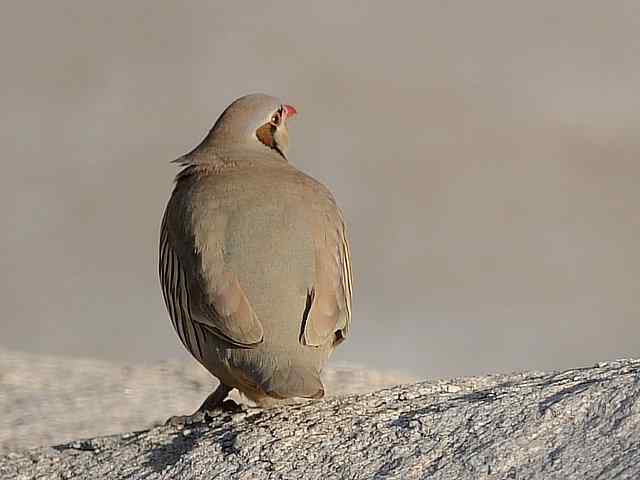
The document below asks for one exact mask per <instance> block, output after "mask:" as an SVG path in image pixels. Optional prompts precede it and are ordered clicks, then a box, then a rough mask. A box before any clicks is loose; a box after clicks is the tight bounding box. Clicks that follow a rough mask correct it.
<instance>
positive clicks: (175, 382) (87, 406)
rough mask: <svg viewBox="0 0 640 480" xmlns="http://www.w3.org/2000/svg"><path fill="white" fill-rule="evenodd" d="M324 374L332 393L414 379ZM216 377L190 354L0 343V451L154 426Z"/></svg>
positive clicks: (358, 372)
mask: <svg viewBox="0 0 640 480" xmlns="http://www.w3.org/2000/svg"><path fill="white" fill-rule="evenodd" d="M323 380H324V383H325V385H326V387H327V392H328V394H329V395H334V396H335V395H346V394H351V393H365V392H371V391H373V390H378V389H380V388H382V387H384V386H388V385H393V384H397V383H408V382H413V381H415V379H414V378H412V377H410V376H408V375H405V374H402V373H399V372H391V371H389V372H380V371H370V370H367V369H364V368H359V367H357V366H353V365H339V364H338V365H334V366H331V367H329V368H327V369H325V371H324V372H323ZM216 384H217V381H216V380H215V378H214V377H212V376H211V374H210V373H209V372H207V371H206V370H205V369H204V368H203V367H202V366H201V365H200V364H198V363H197V362H195V361H193V360H187V361H171V362H163V363H159V364H155V365H135V366H129V365H118V364H113V363H109V362H104V361H99V360H94V359H82V358H69V357H61V356H53V355H34V354H27V353H22V352H13V351H9V350H4V349H2V348H0V412H2V415H0V453H2V452H3V451H4V452H7V451H10V450H17V449H23V448H30V447H36V446H41V445H53V444H57V443H64V442H68V441H71V440H75V439H78V438H87V437H95V436H97V435H108V434H113V433H122V432H129V431H132V430H141V429H144V428H150V427H152V426H154V425H161V424H163V423H164V422H165V420H166V419H167V418H169V417H170V416H172V415H184V414H187V413H191V412H193V411H194V410H195V409H196V408H198V406H200V404H201V403H202V401H203V400H204V399H205V397H206V396H207V395H208V394H210V393H211V392H212V391H213V389H214V388H215V386H216ZM232 397H233V398H234V400H236V401H239V402H241V401H243V399H241V398H240V396H239V395H238V394H237V393H236V392H233V393H232Z"/></svg>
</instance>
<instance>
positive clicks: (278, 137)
mask: <svg viewBox="0 0 640 480" xmlns="http://www.w3.org/2000/svg"><path fill="white" fill-rule="evenodd" d="M296 113H298V112H297V110H296V109H295V108H294V107H292V106H291V105H287V104H285V103H283V102H281V101H280V100H279V99H277V98H275V97H271V96H269V95H264V94H261V93H254V94H251V95H245V96H244V97H240V98H239V99H237V100H236V101H234V102H233V103H232V104H231V105H229V106H228V107H227V108H226V110H225V111H224V112H223V113H222V115H220V118H218V120H217V121H216V123H215V125H214V126H213V128H212V130H211V132H210V133H209V139H210V141H211V142H213V143H215V144H216V145H217V146H219V147H222V148H224V147H228V146H232V147H234V148H235V147H241V148H244V147H247V148H252V149H256V148H257V149H263V148H268V149H269V150H271V151H273V152H276V153H277V154H279V155H280V156H281V157H282V158H283V159H285V160H286V159H287V149H288V147H289V131H288V130H287V120H288V119H289V118H291V117H293V116H294V115H295V114H296Z"/></svg>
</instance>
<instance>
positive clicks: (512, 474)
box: [0, 360, 640, 480]
mask: <svg viewBox="0 0 640 480" xmlns="http://www.w3.org/2000/svg"><path fill="white" fill-rule="evenodd" d="M639 398H640V360H620V361H615V362H607V363H599V364H598V365H597V366H594V367H591V368H580V369H575V370H568V371H565V372H554V373H539V372H529V373H519V374H512V375H491V376H487V377H475V378H462V379H453V380H440V381H428V382H421V383H416V384H411V385H403V386H395V387H392V388H387V389H384V390H380V391H377V392H374V393H370V394H364V395H362V394H360V395H350V396H346V397H336V398H329V399H327V400H323V401H317V402H311V403H305V404H300V405H293V406H287V407H279V408H274V409H270V410H257V409H250V410H249V411H248V412H246V413H240V414H235V415H230V414H220V415H219V416H217V417H216V418H214V419H213V421H212V422H211V423H210V424H209V425H202V424H200V425H195V426H191V427H189V428H188V429H183V430H180V429H175V428H171V427H164V426H163V427H156V428H152V429H150V430H144V431H139V432H134V433H128V434H124V435H114V436H109V437H98V438H93V439H87V440H80V441H76V442H71V443H67V444H64V445H59V446H56V447H52V448H37V449H32V450H28V451H22V452H14V453H10V454H6V455H4V456H3V457H1V458H0V477H1V478H3V479H12V478H36V477H38V476H41V477H42V478H80V479H94V478H105V479H111V478H114V479H115V478H133V479H142V478H145V479H162V478H166V479H170V478H181V479H199V478H231V479H264V478H291V479H294V478H295V479H299V478H311V479H315V478H318V479H324V480H326V479H331V478H352V479H360V478H403V479H404V478H408V479H411V478H430V479H431V478H433V479H445V478H447V479H449V478H456V479H478V478H487V479H518V480H520V479H529V478H544V479H572V478H576V479H584V478H599V479H609V478H617V479H620V478H629V479H637V478H640V448H639V446H640V424H639V423H640V402H639V401H638V399H639ZM38 478H39V477H38Z"/></svg>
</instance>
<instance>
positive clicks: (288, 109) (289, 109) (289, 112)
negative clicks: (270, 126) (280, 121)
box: [283, 105, 298, 118]
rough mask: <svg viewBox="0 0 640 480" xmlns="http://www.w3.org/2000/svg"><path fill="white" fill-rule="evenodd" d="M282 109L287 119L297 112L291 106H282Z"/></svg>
mask: <svg viewBox="0 0 640 480" xmlns="http://www.w3.org/2000/svg"><path fill="white" fill-rule="evenodd" d="M283 107H284V112H285V114H286V116H287V118H289V117H293V116H294V115H295V114H296V113H298V110H296V108H295V107H294V106H292V105H283Z"/></svg>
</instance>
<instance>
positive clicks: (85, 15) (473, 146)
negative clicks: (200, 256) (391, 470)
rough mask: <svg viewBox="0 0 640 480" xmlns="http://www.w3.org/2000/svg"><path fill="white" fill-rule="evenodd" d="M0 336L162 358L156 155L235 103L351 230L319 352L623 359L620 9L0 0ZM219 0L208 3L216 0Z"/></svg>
mask: <svg viewBox="0 0 640 480" xmlns="http://www.w3.org/2000/svg"><path fill="white" fill-rule="evenodd" d="M10 3H11V5H9V4H8V5H5V6H4V8H3V13H2V16H0V62H1V65H0V66H1V69H2V74H1V75H0V146H1V148H2V154H3V158H4V160H3V162H2V165H3V170H4V173H3V174H2V175H0V218H1V219H2V220H3V223H4V228H3V232H4V233H3V234H2V235H0V271H1V272H2V273H1V275H0V281H1V282H2V283H0V287H1V288H0V302H2V306H3V312H4V315H3V317H2V320H0V344H2V345H5V346H9V347H11V348H16V349H22V350H29V351H35V352H54V353H65V354H72V355H84V356H95V357H103V358H108V359H114V360H118V361H126V362H137V361H142V360H145V361H153V360H156V359H163V358H169V357H175V356H178V355H184V353H183V352H182V347H181V345H179V342H178V339H177V337H176V336H175V334H174V333H173V331H172V330H171V324H170V321H169V319H168V316H167V314H166V312H165V309H164V304H163V302H162V299H161V294H160V289H159V286H158V280H157V273H156V272H157V267H156V264H157V242H158V228H159V222H160V216H161V214H162V211H163V209H164V205H165V202H166V200H167V198H168V196H169V193H170V188H171V182H172V177H173V175H174V173H175V168H174V166H172V165H170V164H169V162H170V161H171V160H172V159H174V158H176V157H177V156H179V155H180V154H182V153H184V152H185V151H187V150H189V149H191V148H192V147H193V146H194V145H195V144H197V143H198V142H199V141H200V139H201V138H202V136H203V135H204V134H205V133H206V132H207V131H208V129H209V128H210V127H211V125H212V124H213V122H214V121H215V119H216V118H217V116H218V114H219V113H220V112H221V111H222V109H223V108H224V107H225V106H226V105H227V104H228V103H230V102H231V101H232V100H233V99H235V98H236V97H238V96H240V95H243V94H245V93H249V92H254V91H262V92H265V93H270V94H274V95H278V96H280V97H281V98H283V99H284V100H286V101H287V103H291V104H293V105H295V106H296V108H297V109H298V111H299V112H300V114H299V115H298V116H297V117H296V118H295V120H294V121H292V122H291V125H290V129H291V142H292V146H291V151H290V159H291V161H292V162H293V163H295V164H296V165H297V166H299V167H300V168H302V169H303V170H305V171H306V172H308V173H310V174H311V175H313V176H315V177H316V178H318V179H320V180H322V181H323V182H324V183H326V184H327V185H329V186H330V188H331V189H332V190H333V191H334V193H335V195H336V197H337V199H338V201H339V203H340V205H341V206H342V208H343V210H344V212H345V216H346V218H347V219H348V223H349V226H350V232H351V239H352V244H353V245H352V250H353V257H354V258H353V263H354V274H355V287H354V288H355V292H354V293H355V299H354V320H353V329H352V335H351V338H349V341H348V342H346V343H344V344H343V346H342V347H341V348H340V349H339V350H338V352H337V355H336V358H338V359H340V360H347V361H351V362H356V363H360V364H364V365H369V366H371V367H372V368H383V367H393V368H400V369H405V370H408V371H412V372H414V373H416V374H418V375H421V376H443V375H460V374H475V373H483V372H490V371H512V370H517V369H522V368H538V369H549V368H563V367H569V366H575V365H583V364H590V363H593V362H596V361H599V360H605V359H611V358H615V357H623V356H637V355H638V354H640V321H639V320H640V306H639V298H640V249H639V248H638V245H640V220H639V218H638V217H639V215H640V213H639V212H640V208H639V202H640V188H638V181H639V179H640V135H639V133H640V94H639V90H638V85H640V3H639V2H637V1H635V0H634V1H628V2H623V1H611V2H601V1H595V0H593V1H591V0H590V1H587V0H574V1H565V2H555V1H554V2H552V1H540V2H511V1H484V2H471V1H466V2H459V1H458V2H455V1H454V2H441V1H437V2H436V1H428V2H427V1H425V2H403V3H392V2H355V1H354V2H350V3H347V2H342V1H337V0H331V1H325V2H313V3H311V2H295V1H289V0H283V1H280V2H277V3H274V4H273V5H272V4H270V2H235V3H234V4H233V5H232V6H228V5H227V3H229V2H208V1H192V2H189V3H188V6H185V5H184V4H182V2H167V1H158V0H155V1H151V0H147V1H139V2H129V1H121V0H120V1H111V2H97V1H79V0H78V1H60V2H10ZM223 3H224V7H222V6H218V5H223Z"/></svg>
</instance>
